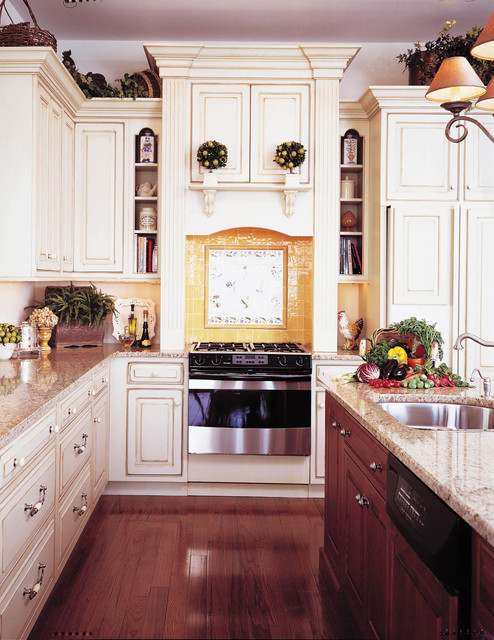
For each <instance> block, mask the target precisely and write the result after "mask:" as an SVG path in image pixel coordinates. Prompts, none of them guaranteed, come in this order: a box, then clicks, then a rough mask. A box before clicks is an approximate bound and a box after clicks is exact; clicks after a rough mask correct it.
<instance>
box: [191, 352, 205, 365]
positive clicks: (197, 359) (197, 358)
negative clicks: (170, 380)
mask: <svg viewBox="0 0 494 640" xmlns="http://www.w3.org/2000/svg"><path fill="white" fill-rule="evenodd" d="M193 362H194V364H204V356H203V355H202V353H195V354H194V361H193Z"/></svg>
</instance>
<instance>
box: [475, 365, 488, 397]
mask: <svg viewBox="0 0 494 640" xmlns="http://www.w3.org/2000/svg"><path fill="white" fill-rule="evenodd" d="M475 372H477V373H478V374H479V376H480V377H481V379H482V382H483V386H484V393H483V396H484V398H490V397H491V379H490V378H487V377H484V376H483V375H482V373H481V372H480V369H474V370H473V371H472V375H471V376H470V382H473V378H474V374H475Z"/></svg>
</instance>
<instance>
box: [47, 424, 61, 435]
mask: <svg viewBox="0 0 494 640" xmlns="http://www.w3.org/2000/svg"><path fill="white" fill-rule="evenodd" d="M48 431H49V432H50V433H58V432H59V431H60V427H59V426H58V424H55V425H50V428H49V429H48Z"/></svg>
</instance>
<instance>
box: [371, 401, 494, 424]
mask: <svg viewBox="0 0 494 640" xmlns="http://www.w3.org/2000/svg"><path fill="white" fill-rule="evenodd" d="M378 404H379V406H380V407H381V408H382V409H384V410H385V411H387V412H388V413H389V414H390V415H392V416H393V418H396V419H397V420H399V421H400V422H403V424H406V425H407V426H409V427H413V428H414V429H443V430H448V429H449V430H453V431H456V430H459V429H461V430H468V431H489V430H491V429H492V430H493V431H494V408H492V407H477V406H472V405H468V404H446V403H442V402H378Z"/></svg>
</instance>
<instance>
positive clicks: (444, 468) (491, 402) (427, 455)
mask: <svg viewBox="0 0 494 640" xmlns="http://www.w3.org/2000/svg"><path fill="white" fill-rule="evenodd" d="M319 381H320V382H321V383H322V384H323V386H324V387H325V388H326V389H327V390H328V392H329V393H330V395H331V396H332V397H333V398H335V399H336V400H337V401H338V402H339V403H340V404H341V405H342V406H343V407H344V408H345V409H346V410H347V411H348V412H349V413H350V414H351V415H352V416H353V417H354V418H356V419H357V420H358V421H359V422H360V423H361V424H362V425H363V426H364V427H365V428H366V429H367V430H368V431H369V432H370V433H372V435H374V436H375V437H376V439H377V440H379V441H380V442H381V443H382V444H383V445H384V446H385V447H386V448H387V449H388V450H389V451H391V452H392V453H393V454H394V455H396V457H397V458H398V459H400V460H401V461H402V462H403V464H405V465H406V466H407V467H408V468H409V469H410V470H411V471H412V472H413V473H415V474H416V475H417V476H418V477H419V478H420V479H421V480H422V481H423V482H425V484H426V485H427V486H429V487H430V488H431V489H432V490H433V491H434V492H435V493H436V494H437V495H438V496H439V497H440V498H441V499H442V500H444V502H446V504H448V505H449V506H450V507H451V508H452V509H453V510H454V511H455V512H456V513H457V514H458V515H459V516H461V517H462V518H463V519H464V520H465V521H466V522H468V524H470V525H471V526H472V528H473V529H475V531H477V532H478V533H479V534H480V535H481V536H482V537H483V538H485V539H486V540H487V541H488V542H489V543H490V544H491V545H494V464H493V463H492V461H493V460H494V431H470V432H468V431H461V430H460V431H449V430H448V431H443V430H425V429H412V428H410V427H407V426H405V425H403V424H402V423H401V422H399V421H398V420H396V419H395V418H393V417H392V416H391V415H389V413H387V412H386V411H384V409H382V408H381V407H379V406H378V405H377V404H376V402H382V401H392V400H393V399H395V400H396V399H397V398H398V397H399V400H400V401H408V402H412V401H413V402H434V401H436V402H447V403H457V402H461V403H465V404H473V405H479V406H489V407H494V399H492V398H491V399H484V398H482V397H481V396H480V395H479V393H478V391H477V390H476V389H459V388H458V389H457V388H453V389H449V388H448V389H444V388H439V389H427V390H425V391H420V390H419V391H412V390H409V389H379V390H374V389H372V388H371V387H369V385H366V384H362V383H350V384H342V383H340V382H338V381H337V380H336V379H334V378H332V377H331V376H327V375H324V374H322V375H320V376H319Z"/></svg>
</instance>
